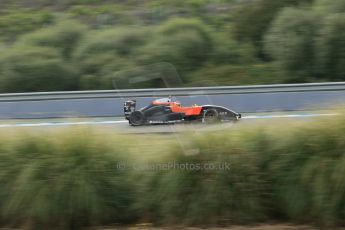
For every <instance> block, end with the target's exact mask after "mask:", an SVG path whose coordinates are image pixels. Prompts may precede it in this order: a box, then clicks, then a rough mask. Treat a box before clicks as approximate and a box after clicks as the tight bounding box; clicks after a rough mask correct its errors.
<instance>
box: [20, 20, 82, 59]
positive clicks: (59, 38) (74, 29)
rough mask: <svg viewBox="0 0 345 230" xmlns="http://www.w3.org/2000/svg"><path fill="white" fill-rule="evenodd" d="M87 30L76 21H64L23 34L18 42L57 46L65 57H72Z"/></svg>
mask: <svg viewBox="0 0 345 230" xmlns="http://www.w3.org/2000/svg"><path fill="white" fill-rule="evenodd" d="M85 31H86V26H84V25H82V24H80V23H78V22H76V21H62V22H59V23H58V24H57V25H55V26H51V27H48V28H44V29H41V30H38V31H35V32H32V33H29V34H26V35H24V36H22V37H21V38H20V39H19V41H18V42H17V44H27V45H30V46H41V47H51V48H55V49H57V50H59V52H60V53H61V55H62V56H63V57H64V58H70V57H71V55H72V53H73V51H74V49H75V48H76V46H77V45H78V43H79V41H80V40H81V39H82V37H83V36H84V34H85Z"/></svg>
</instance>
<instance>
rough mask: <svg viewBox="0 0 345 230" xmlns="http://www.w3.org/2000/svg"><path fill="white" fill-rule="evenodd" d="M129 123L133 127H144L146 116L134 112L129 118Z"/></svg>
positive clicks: (139, 112)
mask: <svg viewBox="0 0 345 230" xmlns="http://www.w3.org/2000/svg"><path fill="white" fill-rule="evenodd" d="M129 123H130V124H131V125H133V126H139V125H143V124H144V123H145V115H144V113H143V112H141V111H134V112H133V113H131V115H130V117H129Z"/></svg>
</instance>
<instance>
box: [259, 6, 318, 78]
mask: <svg viewBox="0 0 345 230" xmlns="http://www.w3.org/2000/svg"><path fill="white" fill-rule="evenodd" d="M316 22H317V18H316V17H315V15H314V14H313V13H312V12H310V11H307V10H303V9H296V8H286V9H284V10H283V11H282V12H281V13H280V14H279V15H278V16H277V18H276V19H275V21H274V22H273V24H272V28H271V29H270V30H269V32H268V33H267V35H266V37H265V48H266V51H267V53H268V54H269V55H270V56H271V57H272V58H273V59H274V60H275V61H277V62H278V64H279V66H280V67H281V69H282V70H283V72H285V73H286V74H288V75H289V78H290V80H291V81H299V82H301V81H302V82H303V81H305V80H306V78H307V77H311V76H313V75H314V65H315V60H314V59H315V57H314V55H315V54H314V51H315V44H314V38H315V36H316V29H317V24H316Z"/></svg>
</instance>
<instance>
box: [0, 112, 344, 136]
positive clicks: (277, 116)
mask: <svg viewBox="0 0 345 230" xmlns="http://www.w3.org/2000/svg"><path fill="white" fill-rule="evenodd" d="M337 115H339V114H338V113H336V112H332V111H324V112H312V111H311V112H310V111H309V112H306V111H303V112H302V111H300V112H297V111H296V112H280V113H266V114H244V115H243V117H242V119H241V120H240V121H239V122H238V123H235V124H234V123H230V122H224V123H219V124H216V125H206V124H202V123H191V124H188V123H187V124H171V125H166V124H161V125H145V126H140V127H133V126H130V125H128V121H127V120H124V119H123V118H111V117H103V118H87V119H76V118H71V119H30V120H0V131H1V130H4V129H13V128H58V127H71V126H98V127H104V128H113V129H115V130H118V131H119V132H122V133H172V132H184V131H191V130H193V131H212V130H221V129H226V128H231V127H232V126H233V125H237V124H241V123H242V124H243V123H249V122H258V121H262V122H265V121H269V120H270V121H272V120H283V119H285V120H300V121H306V120H310V119H312V118H317V117H330V116H337Z"/></svg>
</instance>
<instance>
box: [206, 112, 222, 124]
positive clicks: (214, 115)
mask: <svg viewBox="0 0 345 230" xmlns="http://www.w3.org/2000/svg"><path fill="white" fill-rule="evenodd" d="M202 121H203V122H204V123H206V124H214V123H217V122H219V115H218V111H217V110H216V109H207V110H205V111H204V115H203V117H202Z"/></svg>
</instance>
